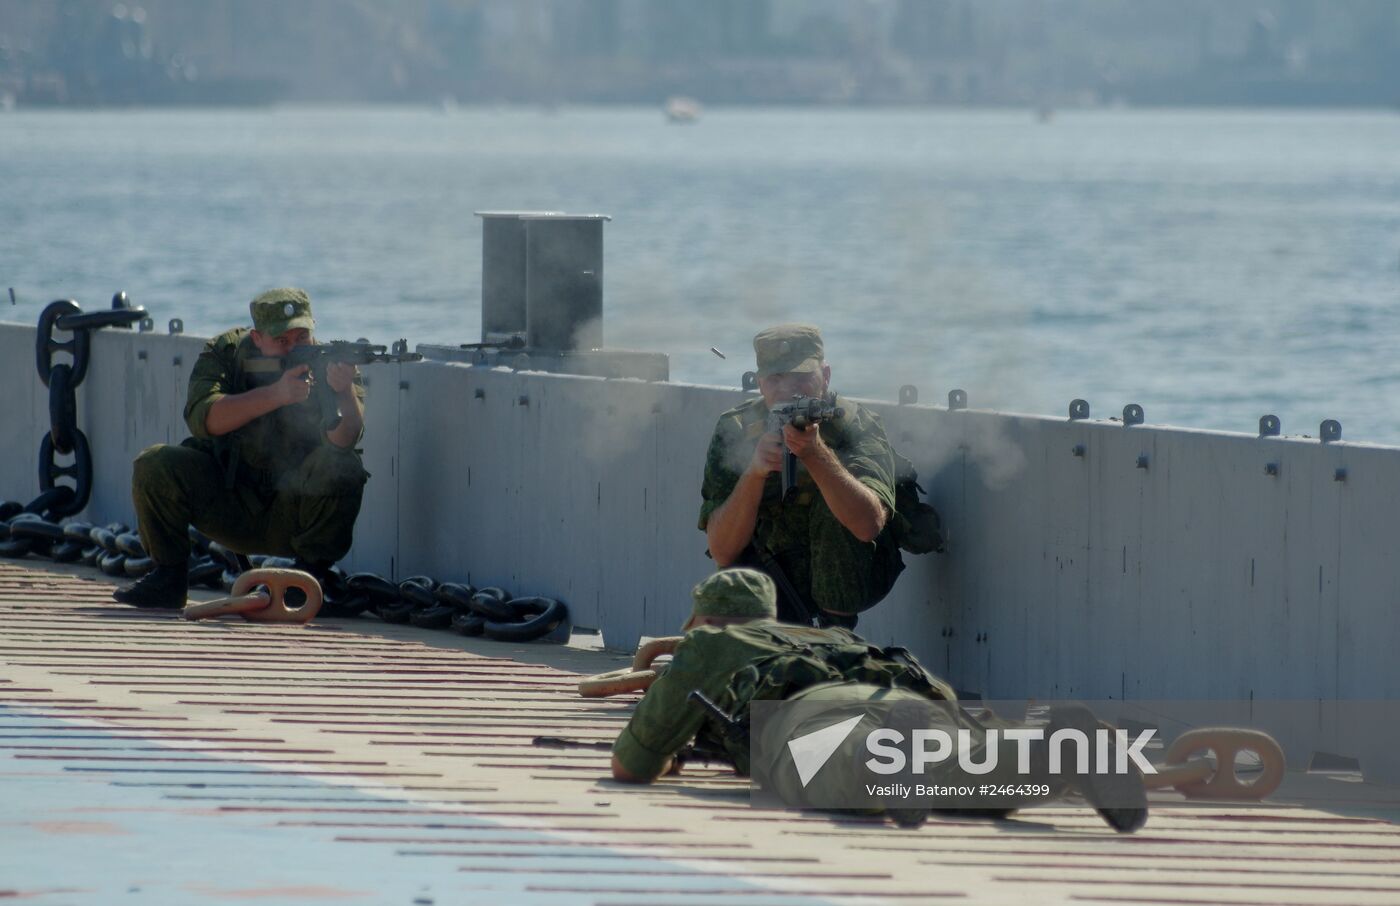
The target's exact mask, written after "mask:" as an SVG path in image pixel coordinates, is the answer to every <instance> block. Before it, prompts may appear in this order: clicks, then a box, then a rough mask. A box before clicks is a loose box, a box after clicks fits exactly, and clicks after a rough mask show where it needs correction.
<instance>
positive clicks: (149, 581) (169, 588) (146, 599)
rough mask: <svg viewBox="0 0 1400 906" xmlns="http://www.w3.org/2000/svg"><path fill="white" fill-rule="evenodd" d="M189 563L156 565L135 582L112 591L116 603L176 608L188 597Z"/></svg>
mask: <svg viewBox="0 0 1400 906" xmlns="http://www.w3.org/2000/svg"><path fill="white" fill-rule="evenodd" d="M189 591H190V571H189V565H188V564H185V563H181V564H180V565H179V566H157V567H156V568H155V569H153V570H151V571H150V572H148V573H146V575H144V576H142V577H141V579H140V580H139V581H137V582H134V583H132V584H131V585H128V586H126V587H125V588H119V589H117V590H116V591H114V592H112V597H113V598H114V599H116V601H117V602H118V603H121V604H129V605H131V606H132V607H159V608H163V609H166V610H178V609H179V608H181V607H184V606H185V600H186V598H188V597H189Z"/></svg>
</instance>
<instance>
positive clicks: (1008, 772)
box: [752, 682, 1064, 814]
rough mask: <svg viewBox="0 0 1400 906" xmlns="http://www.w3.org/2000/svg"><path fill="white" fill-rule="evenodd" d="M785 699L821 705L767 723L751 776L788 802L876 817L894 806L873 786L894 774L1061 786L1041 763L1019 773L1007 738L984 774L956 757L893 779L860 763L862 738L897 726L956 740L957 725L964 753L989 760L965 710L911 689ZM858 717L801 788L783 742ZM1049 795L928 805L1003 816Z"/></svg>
mask: <svg viewBox="0 0 1400 906" xmlns="http://www.w3.org/2000/svg"><path fill="white" fill-rule="evenodd" d="M786 701H789V702H796V701H805V702H820V703H821V705H822V707H821V708H820V709H801V710H799V709H789V710H788V711H787V712H786V713H785V714H784V715H782V716H780V717H779V718H777V719H772V720H768V721H766V722H765V724H764V726H763V737H764V738H763V743H762V745H761V746H760V751H762V752H763V753H765V757H767V758H768V759H769V761H770V763H769V764H766V765H762V766H759V765H752V768H753V770H754V776H755V777H756V778H761V783H763V785H764V787H765V790H768V791H771V792H773V793H776V794H777V796H778V797H779V798H780V799H782V801H783V802H784V803H787V804H789V805H809V806H812V807H816V808H824V809H825V808H831V807H832V804H833V803H841V806H840V810H852V811H859V812H865V813H869V814H874V813H878V812H881V811H883V810H884V809H885V808H886V807H887V806H890V805H892V803H891V801H890V800H889V798H887V797H886V796H885V795H884V794H882V793H880V792H873V791H871V789H870V788H871V787H872V786H879V785H882V784H889V783H891V782H893V781H894V780H896V779H897V780H899V781H901V782H905V783H923V784H937V785H941V786H945V787H959V786H961V787H968V786H971V787H978V786H980V785H982V784H1011V785H1015V784H1027V783H1042V784H1046V785H1049V786H1051V787H1052V788H1054V789H1055V790H1056V791H1057V793H1058V792H1059V791H1060V790H1062V788H1063V786H1064V784H1063V782H1062V781H1060V780H1059V779H1058V778H1055V779H1053V780H1052V779H1051V778H1050V777H1049V776H1048V775H1047V774H1045V773H1044V772H1043V771H1042V770H1038V769H1039V768H1041V767H1042V766H1041V765H1039V764H1037V766H1036V767H1037V770H1036V771H1035V773H1034V774H1033V775H1031V776H1026V775H1020V774H1017V773H1016V761H1017V755H1016V746H1015V744H1014V743H1013V742H1011V741H1009V740H1005V739H1002V740H1000V741H999V742H998V746H999V749H998V758H997V761H996V767H995V768H994V769H993V770H991V771H990V772H988V773H984V774H969V773H967V772H966V771H965V770H964V769H963V768H962V767H961V765H960V764H959V763H958V760H957V759H956V758H950V759H948V760H947V761H944V762H942V763H940V764H938V765H935V766H933V767H932V768H930V769H929V770H927V771H926V772H924V773H922V774H917V775H915V774H913V773H912V769H911V770H910V771H906V772H901V775H900V776H899V777H897V778H892V777H890V776H882V775H876V774H874V773H872V772H871V771H869V770H868V769H867V768H866V766H865V762H866V760H867V759H868V758H869V757H870V753H869V752H868V751H867V750H866V736H867V735H868V734H869V733H870V732H871V731H873V730H877V729H880V728H881V727H890V728H895V729H899V730H900V731H901V732H902V733H903V734H904V737H905V738H906V739H908V738H910V735H911V731H912V730H913V729H928V730H943V731H945V732H947V733H948V734H949V735H950V736H952V737H954V738H957V734H958V731H959V730H966V731H968V733H969V735H970V739H971V749H970V750H969V756H970V757H971V759H972V760H973V761H974V762H977V763H981V762H983V761H984V760H986V752H987V738H988V737H987V733H986V728H985V727H984V726H983V725H982V724H981V723H979V722H978V721H977V720H975V719H974V718H972V717H971V716H970V715H968V714H967V713H966V712H965V711H963V710H962V709H961V708H960V707H959V706H958V703H957V702H948V701H936V700H934V699H929V698H926V697H924V696H922V695H920V694H919V693H917V692H914V691H913V690H910V689H902V688H899V687H895V688H886V687H883V686H874V685H870V684H868V683H850V682H845V683H841V682H837V683H823V684H821V685H818V686H812V687H809V688H807V689H803V690H802V691H800V692H798V693H796V694H795V695H792V696H790V697H789V698H788V699H786ZM828 706H829V707H828ZM856 716H860V717H861V720H860V722H859V723H858V724H856V726H855V728H854V730H853V731H852V732H850V733H849V734H848V735H847V736H846V738H845V739H844V740H843V741H842V743H841V745H840V747H838V748H837V749H836V751H835V753H834V754H833V755H832V756H831V757H830V759H829V760H828V761H827V763H826V765H825V766H824V767H823V768H822V769H821V770H819V771H818V772H817V773H816V775H814V776H813V777H812V778H811V779H810V781H809V782H808V784H806V785H805V786H804V785H803V784H802V782H801V779H800V778H799V776H798V774H797V768H796V765H795V763H794V762H793V760H792V758H791V757H790V756H788V755H787V742H788V741H789V740H792V739H796V738H799V737H802V736H805V735H807V734H809V733H812V732H815V731H818V730H821V729H824V728H825V727H829V726H831V725H832V724H835V723H837V722H839V721H842V720H849V719H850V718H852V717H856ZM998 723H1001V722H998ZM1008 725H1009V724H1008ZM1046 798H1048V797H1039V798H1033V799H1026V798H1025V797H1014V796H994V795H990V794H988V795H982V794H977V795H974V796H971V797H957V796H950V797H948V798H947V799H946V800H944V801H942V802H939V803H937V804H935V805H934V806H933V807H934V808H936V809H937V810H939V811H944V810H947V811H970V812H977V813H986V812H993V813H1005V812H1008V811H1012V810H1015V809H1016V808H1018V807H1024V806H1026V805H1029V804H1032V803H1034V802H1037V801H1045V799H1046Z"/></svg>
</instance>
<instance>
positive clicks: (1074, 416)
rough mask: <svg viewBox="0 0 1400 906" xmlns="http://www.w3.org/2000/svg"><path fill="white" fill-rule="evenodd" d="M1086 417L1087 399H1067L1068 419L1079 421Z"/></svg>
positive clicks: (1087, 412)
mask: <svg viewBox="0 0 1400 906" xmlns="http://www.w3.org/2000/svg"><path fill="white" fill-rule="evenodd" d="M1088 417H1089V401H1088V400H1070V401H1069V420H1070V421H1072V422H1077V421H1080V420H1082V419H1086V418H1088Z"/></svg>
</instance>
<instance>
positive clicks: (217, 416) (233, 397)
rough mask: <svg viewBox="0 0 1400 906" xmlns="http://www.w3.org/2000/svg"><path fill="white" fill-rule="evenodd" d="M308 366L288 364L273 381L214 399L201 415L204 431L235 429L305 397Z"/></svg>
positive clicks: (308, 389) (211, 433) (308, 388)
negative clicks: (291, 366)
mask: <svg viewBox="0 0 1400 906" xmlns="http://www.w3.org/2000/svg"><path fill="white" fill-rule="evenodd" d="M308 370H309V367H308V366H306V365H298V366H297V367H295V368H288V369H287V370H286V371H285V372H283V374H282V377H280V378H279V379H278V380H277V382H276V383H273V384H268V385H267V386H266V387H254V388H253V389H251V390H245V391H244V392H242V393H230V394H226V395H224V396H220V397H219V398H217V399H215V400H214V401H213V403H211V404H210V406H209V408H208V410H207V411H206V414H205V416H204V431H205V433H206V434H207V435H209V436H210V437H218V436H219V435H221V434H228V433H229V432H231V431H237V430H238V429H239V428H241V427H243V426H244V425H246V424H248V423H249V422H250V421H252V420H253V419H255V418H258V417H260V416H263V415H267V414H268V413H269V412H273V411H275V410H277V409H281V408H282V407H283V406H290V405H292V404H293V403H299V402H301V401H302V400H304V399H306V398H307V397H308V396H310V395H311V385H310V384H309V383H307V380H306V372H307V371H308Z"/></svg>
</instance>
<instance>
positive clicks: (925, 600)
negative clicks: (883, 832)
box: [0, 324, 1400, 775]
mask: <svg viewBox="0 0 1400 906" xmlns="http://www.w3.org/2000/svg"><path fill="white" fill-rule="evenodd" d="M34 341H35V331H34V328H33V327H28V326H23V325H8V324H5V325H0V380H3V386H4V387H5V388H6V390H5V392H4V394H3V403H0V411H3V415H4V418H3V424H4V426H5V430H4V431H3V432H0V499H16V500H22V501H28V500H29V499H31V498H32V497H33V496H34V495H35V494H36V493H37V490H38V485H37V460H38V448H39V440H40V437H41V435H42V433H43V432H44V431H46V430H47V426H48V402H47V399H48V397H47V391H46V389H45V388H44V387H43V386H42V384H41V383H40V382H39V379H38V375H37V373H36V371H35V367H34ZM202 343H203V340H202V339H200V338H195V337H183V336H164V335H156V334H150V333H147V334H139V333H132V332H129V331H118V330H106V331H101V332H99V333H97V334H95V335H94V337H93V347H92V363H91V366H90V370H89V373H88V376H87V379H86V380H85V381H84V383H83V384H82V385H81V386H80V387H79V389H78V392H77V398H78V409H79V424H80V427H81V428H82V429H83V430H84V431H85V432H86V433H87V435H88V437H89V440H90V441H91V444H92V449H93V451H94V457H95V466H96V467H95V487H94V491H93V497H92V502H91V504H90V506H89V509H88V513H87V516H88V517H90V518H92V519H94V520H101V521H108V520H114V519H118V520H123V521H130V520H131V518H132V513H131V503H130V497H129V480H130V463H131V460H132V458H133V457H134V456H135V455H136V454H137V453H138V452H139V451H140V450H141V449H142V448H143V447H145V446H147V445H148V444H151V443H157V442H178V441H179V440H180V439H181V438H182V437H184V436H185V435H186V431H185V427H184V424H183V421H182V419H181V408H182V406H183V402H184V395H185V384H186V381H187V379H188V374H189V366H190V365H191V364H192V363H193V361H194V359H195V358H196V357H197V355H198V353H199V350H200V347H201V345H202ZM143 353H144V356H143V355H142V354H143ZM365 374H366V377H367V380H368V389H369V403H368V412H367V420H366V421H367V425H366V435H365V442H364V455H365V465H366V468H367V469H368V470H369V471H370V472H371V473H372V476H373V477H372V478H371V479H370V482H369V485H368V487H367V490H366V496H365V503H364V508H363V510H362V512H361V515H360V520H359V524H358V525H357V527H356V541H355V547H354V550H353V552H352V554H351V556H350V558H349V559H348V561H347V562H346V563H345V564H344V565H345V566H346V567H347V568H349V569H352V570H359V569H367V570H374V571H377V572H381V573H384V574H386V575H392V576H394V577H396V578H402V577H404V576H408V575H412V574H414V573H428V574H431V575H433V576H436V577H438V578H440V579H444V580H448V579H452V580H467V581H471V582H472V583H474V584H477V585H485V584H500V585H503V586H505V587H506V588H507V589H509V590H510V591H512V592H515V593H520V594H524V593H529V594H544V595H552V596H557V597H560V598H562V599H564V600H565V601H567V602H568V603H569V605H570V607H571V609H572V612H573V616H574V621H575V623H576V624H578V625H580V626H588V627H596V628H598V629H600V630H601V631H602V632H603V634H604V638H605V640H606V642H607V644H608V645H610V646H613V647H617V648H628V647H630V646H632V645H633V644H634V643H635V642H636V640H637V639H638V637H640V636H642V635H669V634H673V633H675V632H676V630H677V629H678V628H679V626H680V624H681V622H682V620H683V619H684V615H685V613H686V611H687V609H688V606H689V589H690V587H691V586H692V585H693V584H694V583H695V582H696V581H698V580H699V579H700V578H702V577H703V576H704V575H706V574H707V573H708V572H709V571H710V570H711V569H712V565H711V563H710V561H709V560H708V559H707V558H706V557H705V553H704V551H705V539H704V536H703V534H702V533H701V532H699V531H698V530H697V529H696V525H695V523H696V516H697V511H698V507H699V502H700V494H699V486H700V478H701V472H702V465H703V457H704V453H705V447H706V443H707V441H708V438H709V435H710V431H711V429H712V427H713V425H714V421H715V417H716V416H717V415H718V413H719V412H720V411H722V410H723V409H725V408H726V407H728V406H731V405H733V404H734V403H735V402H737V401H739V400H740V399H742V398H743V394H742V393H741V392H740V391H738V390H730V389H723V388H715V387H700V386H689V385H683V384H670V383H666V384H659V383H646V382H641V381H628V380H605V379H598V378H581V377H569V376H560V375H551V374H542V373H516V372H512V371H509V370H505V369H486V368H480V367H470V366H466V365H459V364H445V363H437V362H423V363H420V364H413V365H402V366H399V365H389V366H374V367H370V368H367V369H365ZM974 402H975V400H974ZM871 405H872V406H873V407H874V408H875V409H876V411H878V412H879V413H880V414H881V416H882V417H883V418H884V421H885V426H886V429H887V431H888V434H889V436H890V438H891V440H892V441H893V442H894V444H895V445H896V447H898V448H899V449H900V451H901V452H903V453H904V454H905V455H907V456H908V457H909V458H910V459H912V460H913V461H914V464H915V466H916V467H917V468H918V470H919V473H920V476H921V482H922V484H923V486H924V488H925V489H926V490H927V491H928V492H929V498H930V499H931V500H932V502H933V503H934V504H935V505H936V506H937V507H938V509H939V510H940V511H941V513H942V515H943V517H944V521H945V524H946V526H947V527H948V529H949V531H950V533H951V541H950V545H949V550H948V552H947V553H945V554H942V555H928V556H922V557H911V556H907V555H906V558H905V559H906V563H907V564H908V569H907V570H906V571H905V574H904V575H903V576H902V577H901V579H900V580H899V583H898V585H897V586H896V588H895V591H894V592H893V593H892V594H891V596H890V597H889V598H888V599H887V600H886V601H884V602H883V603H882V604H880V605H879V606H878V607H877V608H876V609H875V610H873V611H871V612H870V613H869V614H867V615H865V616H864V617H862V619H861V626H860V628H861V632H862V634H864V635H866V636H867V637H869V638H870V639H872V640H873V641H876V642H879V643H882V644H885V643H893V642H898V643H900V644H904V645H906V646H908V647H909V648H911V649H912V650H913V651H915V652H916V653H917V654H918V655H919V656H920V657H921V658H922V659H923V660H924V661H925V663H927V664H928V665H929V666H930V667H931V668H933V669H934V670H936V671H938V672H940V673H943V674H945V675H947V676H949V677H950V678H951V679H952V680H953V681H954V682H955V684H956V685H957V686H958V687H959V688H960V689H964V690H967V691H969V692H973V693H978V694H980V695H982V696H984V697H986V698H989V699H992V698H999V699H1010V698H1021V697H1038V698H1070V697H1074V698H1083V699H1118V698H1132V699H1229V700H1239V701H1248V700H1251V699H1275V700H1278V699H1288V700H1300V701H1328V700H1359V699H1393V698H1400V670H1397V669H1396V667H1395V652H1396V651H1400V619H1397V618H1396V615H1395V610H1396V605H1397V602H1400V557H1397V556H1396V555H1395V553H1394V549H1395V547H1396V546H1397V539H1400V531H1397V529H1400V525H1398V524H1397V523H1400V517H1398V516H1397V503H1396V501H1397V500H1400V448H1388V447H1379V446H1374V445H1367V444H1356V443H1348V442H1336V443H1328V444H1323V443H1320V442H1318V441H1317V440H1313V439H1304V438H1256V437H1252V436H1247V435H1237V434H1225V433H1217V432H1204V431H1192V430H1183V429H1176V428H1163V427H1154V426H1151V425H1137V426H1132V427H1124V426H1123V425H1122V424H1121V423H1119V422H1117V421H1109V420H1081V421H1068V420H1066V419H1063V418H1049V417H1038V416H1025V415H1012V414H1004V413H997V412H986V411H976V410H960V411H948V410H946V409H944V408H941V407H933V406H924V405H908V406H901V405H896V404H887V403H872V404H871ZM1149 415H1150V413H1149ZM1300 720H1302V721H1303V723H1304V724H1306V725H1307V727H1305V728H1304V729H1302V730H1298V731H1297V732H1298V733H1299V734H1301V735H1300V736H1299V739H1300V740H1303V741H1304V742H1305V743H1306V744H1311V745H1313V746H1314V747H1330V750H1332V751H1349V752H1350V754H1352V755H1354V756H1360V755H1362V753H1363V751H1364V752H1366V753H1369V754H1368V755H1367V757H1368V759H1369V761H1370V764H1371V765H1373V766H1378V765H1380V764H1381V763H1382V762H1384V761H1386V758H1387V756H1385V755H1384V754H1382V753H1380V751H1379V750H1380V745H1381V743H1380V741H1379V737H1377V738H1375V739H1371V738H1369V737H1367V738H1359V737H1358V738H1351V737H1352V736H1353V735H1354V728H1353V729H1348V730H1345V731H1337V730H1336V729H1335V728H1332V729H1326V728H1323V727H1322V724H1323V723H1326V721H1322V720H1321V719H1312V718H1300ZM1309 721H1311V723H1309ZM1324 730H1325V732H1324ZM1282 732H1285V733H1287V734H1293V732H1294V731H1292V730H1287V731H1282ZM1339 732H1340V733H1341V734H1342V736H1345V737H1346V738H1341V737H1339V736H1338V733H1339ZM1364 735H1365V734H1363V736H1364ZM1388 758H1389V759H1390V761H1391V762H1394V761H1395V760H1396V759H1397V756H1396V755H1394V754H1391V755H1389V756H1388ZM1396 773H1397V775H1400V770H1397V772H1396Z"/></svg>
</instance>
